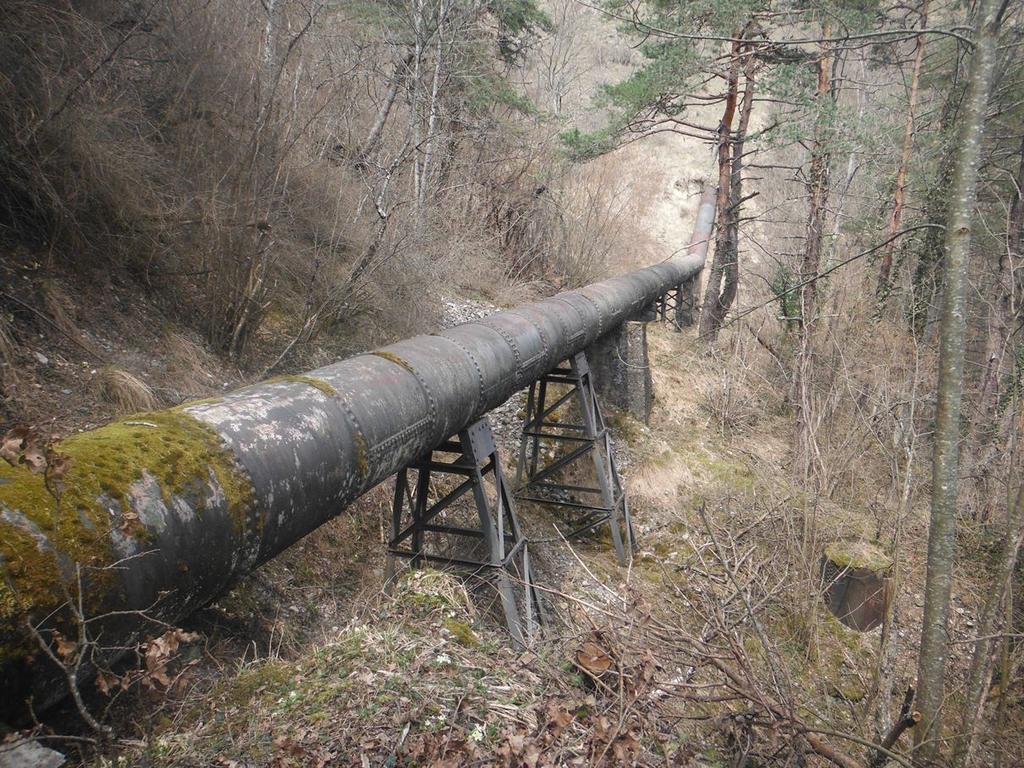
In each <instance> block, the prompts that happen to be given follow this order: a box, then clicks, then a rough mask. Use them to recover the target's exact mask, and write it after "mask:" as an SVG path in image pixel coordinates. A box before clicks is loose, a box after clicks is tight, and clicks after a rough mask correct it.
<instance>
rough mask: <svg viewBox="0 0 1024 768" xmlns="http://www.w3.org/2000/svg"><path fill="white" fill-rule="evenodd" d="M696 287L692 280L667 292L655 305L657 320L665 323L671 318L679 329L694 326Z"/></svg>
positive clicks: (694, 281)
mask: <svg viewBox="0 0 1024 768" xmlns="http://www.w3.org/2000/svg"><path fill="white" fill-rule="evenodd" d="M696 287H697V284H696V280H693V279H690V280H687V281H686V282H684V283H680V284H679V285H677V286H675V287H673V288H670V289H669V290H667V291H665V293H663V294H662V295H661V296H659V297H658V298H657V299H656V300H655V303H654V312H655V316H656V317H657V319H658V320H660V321H661V322H665V321H666V320H669V319H670V318H671V320H672V322H673V323H674V324H675V325H676V327H677V328H685V327H688V326H691V325H693V315H694V311H695V310H696V307H697V293H696Z"/></svg>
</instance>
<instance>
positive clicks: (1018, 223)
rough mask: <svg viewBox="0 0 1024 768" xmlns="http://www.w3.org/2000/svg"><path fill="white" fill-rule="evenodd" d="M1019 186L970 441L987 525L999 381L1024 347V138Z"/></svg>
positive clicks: (997, 448)
mask: <svg viewBox="0 0 1024 768" xmlns="http://www.w3.org/2000/svg"><path fill="white" fill-rule="evenodd" d="M1014 186H1015V189H1014V194H1013V202H1012V203H1011V205H1010V214H1009V216H1008V217H1007V218H1008V221H1007V225H1008V229H1007V233H1006V246H1005V248H1003V250H1002V251H1001V252H1000V254H999V261H998V264H997V268H996V280H995V285H994V286H993V288H994V289H995V297H994V299H993V301H992V303H991V305H990V307H989V318H988V334H987V338H986V340H985V372H984V373H983V374H982V379H981V387H980V391H979V394H978V401H977V403H976V404H975V407H974V409H973V413H972V417H971V425H970V428H969V429H968V431H967V440H966V445H967V449H968V451H969V455H970V456H971V457H972V458H973V459H974V462H973V466H971V467H969V468H968V474H970V475H971V477H972V478H973V482H975V483H977V484H978V486H979V490H980V491H981V493H980V498H981V499H983V503H984V504H985V509H984V510H983V511H982V512H981V513H980V515H979V518H980V520H981V521H982V522H985V521H987V520H988V519H989V518H990V510H991V507H992V506H993V503H992V501H993V500H992V499H991V496H992V493H991V492H990V491H989V490H988V485H989V482H990V479H991V475H992V468H993V465H994V464H995V459H997V457H998V454H999V453H1000V452H1001V445H1002V435H1001V434H1000V430H999V429H997V428H996V423H995V422H996V421H998V412H999V410H1000V407H999V406H1000V401H1001V398H1002V397H1003V392H1001V391H1000V387H999V382H1000V379H1001V378H1002V376H1003V374H1004V362H1005V360H1006V358H1007V354H1008V353H1010V359H1011V360H1016V355H1015V354H1013V351H1014V349H1016V348H1017V346H1018V345H1017V344H1015V343H1014V341H1013V337H1012V336H1011V328H1012V327H1013V326H1014V324H1015V322H1016V318H1017V315H1018V313H1019V312H1020V285H1019V278H1015V277H1014V273H1015V272H1016V270H1017V269H1018V267H1019V264H1020V257H1021V236H1022V235H1024V202H1022V200H1021V190H1022V189H1024V139H1022V141H1021V146H1020V159H1019V161H1018V166H1017V179H1016V183H1015V185H1014Z"/></svg>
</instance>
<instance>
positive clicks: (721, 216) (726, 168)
mask: <svg viewBox="0 0 1024 768" xmlns="http://www.w3.org/2000/svg"><path fill="white" fill-rule="evenodd" d="M734 37H735V38H736V39H735V40H733V42H732V54H731V58H730V61H729V74H728V77H727V80H726V91H725V110H724V113H723V114H722V122H720V123H719V124H718V210H717V211H716V212H715V218H716V219H717V220H718V222H719V224H718V233H717V235H716V237H715V255H714V257H713V258H712V260H711V266H710V267H709V268H708V277H707V284H706V285H705V286H704V303H703V307H702V309H701V314H700V335H701V336H702V337H703V338H705V339H707V340H708V341H714V340H715V338H716V337H717V336H718V329H719V328H720V327H721V324H722V321H721V319H720V318H717V316H716V315H717V313H716V307H717V306H718V299H719V295H720V294H721V291H722V278H723V275H724V273H725V265H724V262H725V260H726V258H728V256H727V253H726V246H725V238H726V227H725V217H726V211H727V210H728V207H729V199H730V195H729V185H730V182H731V181H732V143H733V133H732V123H733V120H734V119H735V117H736V101H737V98H738V95H739V82H740V49H741V46H742V43H741V42H740V40H739V33H736V34H735V35H734Z"/></svg>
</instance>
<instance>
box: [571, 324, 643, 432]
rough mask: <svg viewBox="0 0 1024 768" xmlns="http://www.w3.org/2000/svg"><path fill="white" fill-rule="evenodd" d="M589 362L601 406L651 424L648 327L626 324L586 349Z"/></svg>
mask: <svg viewBox="0 0 1024 768" xmlns="http://www.w3.org/2000/svg"><path fill="white" fill-rule="evenodd" d="M587 361H588V362H589V363H590V369H591V372H592V373H593V375H594V388H595V389H596V390H597V395H598V398H599V399H600V401H601V403H602V404H603V405H611V406H614V407H615V408H618V409H619V410H621V411H626V412H627V413H629V414H630V415H631V416H632V417H633V418H635V419H639V420H640V421H642V422H643V423H644V424H649V423H650V420H651V406H652V404H653V401H654V389H653V385H652V383H651V366H650V358H649V357H648V354H647V323H644V322H627V323H623V324H622V325H620V326H619V327H618V328H617V329H615V330H614V331H612V332H611V333H609V334H608V335H606V336H604V337H603V338H600V339H598V340H597V341H596V342H595V343H594V344H592V345H591V346H590V347H589V348H588V349H587Z"/></svg>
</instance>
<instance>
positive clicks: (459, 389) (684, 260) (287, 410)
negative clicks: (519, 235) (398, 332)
mask: <svg viewBox="0 0 1024 768" xmlns="http://www.w3.org/2000/svg"><path fill="white" fill-rule="evenodd" d="M713 212H714V196H713V194H712V195H707V194H706V195H705V197H704V198H702V200H701V208H700V210H699V212H698V225H697V230H698V231H702V232H703V235H702V237H701V238H698V236H697V234H695V237H694V243H695V244H696V246H691V249H690V253H689V254H687V255H686V256H683V257H676V258H672V259H669V260H667V261H665V262H662V263H661V264H658V265H656V266H653V267H648V268H646V269H641V270H638V271H635V272H632V273H629V274H627V275H624V276H621V277H616V278H613V279H611V280H607V281H604V282H601V283H596V284H594V285H590V286H587V287H585V288H582V289H580V290H576V291H570V292H566V293H562V294H559V295H557V296H555V297H553V298H550V299H546V300H544V301H540V302H537V303H534V304H529V305H526V306H522V307H518V308H516V309H511V310H507V311H503V312H499V313H496V314H494V315H490V316H489V317H487V318H485V319H483V320H480V321H477V322H471V323H465V324H463V325H460V326H457V327H455V328H451V329H449V330H446V331H442V332H440V333H436V334H432V335H427V336H417V337H415V338H412V339H408V340H406V341H402V342H399V343H397V344H392V345H390V346H387V347H384V348H381V349H378V350H375V351H373V352H370V353H367V354H361V355H357V356H355V357H352V358H350V359H348V360H344V361H342V362H340V363H336V364H334V365H330V366H327V367H324V368H319V369H317V370H314V371H311V372H309V373H307V374H305V375H303V376H295V377H284V378H280V379H277V380H273V381H267V382H263V383H261V384H257V385H254V386H250V387H245V388H244V389H240V390H237V391H235V392H231V393H229V394H227V395H225V396H223V397H218V398H215V399H212V400H208V401H199V402H194V403H190V404H186V405H184V406H181V407H178V408H174V409H171V410H167V411H160V412H156V413H149V414H142V415H139V416H133V417H130V418H128V419H125V420H122V421H120V422H116V423H114V424H111V425H108V426H106V427H103V428H101V429H97V430H93V431H91V432H87V433H81V434H79V435H75V436H72V437H69V438H67V439H66V440H64V441H63V442H61V443H60V444H59V446H58V448H59V451H60V452H61V453H63V454H65V455H67V456H68V457H70V459H71V462H72V463H71V468H70V469H69V470H67V471H66V473H63V474H62V475H61V476H60V477H56V476H54V475H49V476H48V475H47V474H45V473H43V474H32V473H30V472H29V471H28V470H27V469H26V468H24V467H20V466H18V467H8V466H6V465H3V464H0V690H3V691H4V693H5V696H3V697H2V698H0V716H5V717H16V716H17V713H18V710H19V709H22V708H23V707H24V702H25V700H26V697H27V696H32V697H33V701H34V706H35V708H36V710H37V711H39V710H41V709H45V708H46V707H47V706H48V705H50V704H52V703H53V702H55V701H57V700H59V699H60V698H62V697H63V696H65V695H66V694H67V682H66V680H65V679H64V678H63V675H62V673H61V670H59V669H58V668H57V666H56V665H55V664H54V663H53V662H52V661H51V660H50V659H49V658H48V654H47V653H45V652H41V651H42V650H43V649H42V643H44V642H45V643H47V644H48V646H49V647H50V649H51V650H53V652H54V653H58V654H59V653H63V654H64V655H63V657H62V661H63V662H64V663H65V665H66V666H74V665H75V664H76V663H78V662H80V661H83V662H85V663H80V664H79V667H80V672H81V674H82V675H83V676H84V675H87V674H89V673H90V672H91V668H92V666H93V665H92V664H91V663H89V659H88V658H86V657H85V656H83V655H82V654H89V653H93V654H96V657H95V661H97V662H98V663H100V662H104V661H106V660H109V658H111V657H113V656H115V655H116V654H117V653H118V652H120V651H121V650H122V649H124V648H125V647H126V646H129V645H131V644H132V643H133V642H134V641H135V640H136V639H137V638H138V637H139V636H140V634H141V633H142V632H145V631H151V632H152V631H154V630H153V627H155V626H157V625H156V624H155V623H154V622H167V623H171V624H173V623H175V622H177V621H179V620H180V619H181V618H183V617H184V616H186V615H187V614H188V613H190V612H191V611H193V610H195V609H196V608H199V607H201V606H202V605H204V604H206V603H208V602H210V601H211V600H212V599H214V598H215V597H216V596H217V595H218V594H220V593H221V592H222V591H223V590H224V589H225V588H226V587H228V586H229V585H230V584H231V582H232V581H233V580H235V579H236V578H237V577H238V576H240V575H241V574H244V573H246V572H247V571H249V570H251V569H252V568H254V567H256V566H257V565H259V564H260V563H263V562H264V561H266V560H268V559H270V558H271V557H273V556H274V555H276V554H278V553H280V552H281V551H283V550H284V549H285V548H287V547H288V546H289V545H291V544H293V543H294V542H296V541H298V540H299V539H300V538H302V537H303V536H305V535H306V534H308V533H310V532H311V531H312V530H314V529H315V528H317V527H318V526H320V525H322V524H323V523H325V522H326V521H328V520H330V519H331V518H333V517H334V516H335V515H337V514H338V513H339V512H340V511H341V510H342V509H343V508H344V507H345V506H346V505H347V504H349V503H350V502H352V501H353V500H355V499H356V498H358V497H359V496H360V495H362V494H363V493H365V492H366V491H368V490H369V489H371V488H373V487H374V486H375V485H377V484H378V483H379V482H381V481H382V480H384V479H385V478H387V477H389V476H391V475H393V474H394V473H396V472H397V471H399V470H400V469H402V468H403V467H405V466H406V465H408V464H409V463H410V462H412V461H414V460H415V459H417V458H419V457H420V456H422V455H423V454H425V453H426V452H427V451H429V450H431V449H432V448H434V447H435V446H436V445H438V444H439V443H440V442H442V441H443V440H445V439H446V438H448V437H449V436H451V435H452V434H454V433H456V432H458V431H459V430H460V429H462V428H464V427H466V426H468V425H469V424H471V423H472V422H473V421H474V420H475V419H477V418H479V417H480V416H482V415H483V414H486V413H487V412H488V411H490V410H491V409H493V408H494V407H496V406H498V405H500V404H501V403H503V402H504V401H505V400H507V399H508V398H509V396H510V395H512V394H513V393H514V392H516V391H517V390H519V389H521V388H523V387H525V386H527V385H528V384H530V383H531V382H533V381H534V380H536V379H538V378H539V377H541V376H543V375H544V374H545V373H547V372H548V371H550V370H551V369H552V368H554V367H555V366H556V365H557V364H558V363H560V362H562V361H563V360H565V359H566V358H568V357H570V356H571V355H573V354H575V353H577V352H579V351H581V350H583V349H584V348H586V347H587V346H588V345H590V344H591V343H593V342H594V341H595V340H596V339H598V338H600V337H601V336H603V335H605V334H607V333H608V332H609V331H611V330H613V329H615V328H616V327H618V326H619V325H620V324H622V323H623V322H624V321H626V320H628V319H630V318H632V317H634V316H636V315H637V314H638V313H639V312H640V311H641V310H643V309H644V308H645V307H646V306H647V305H649V304H650V303H651V302H652V301H654V300H655V299H656V298H657V297H658V296H660V295H662V294H664V293H665V292H666V291H668V290H670V289H672V288H673V287H675V286H678V285H680V284H682V283H684V282H686V281H688V280H690V279H692V278H693V277H694V276H695V275H696V274H697V273H698V272H699V271H700V269H701V267H702V266H703V263H704V252H705V251H706V242H707V239H708V235H707V233H708V232H709V231H710V227H711V219H712V217H713ZM699 241H701V242H702V243H703V244H705V246H704V247H703V248H702V247H700V245H701V242H699ZM160 631H162V630H156V631H155V634H159V633H160ZM55 633H60V634H61V636H63V637H64V638H65V639H66V640H67V639H70V640H71V641H73V642H75V643H77V645H76V646H75V647H74V650H73V651H68V648H69V647H71V646H69V645H68V644H67V642H66V641H65V642H64V643H63V644H58V643H57V642H56V641H57V639H58V637H57V635H56V634H55ZM54 649H56V650H54ZM58 657H59V656H58ZM59 658H60V657H59Z"/></svg>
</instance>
